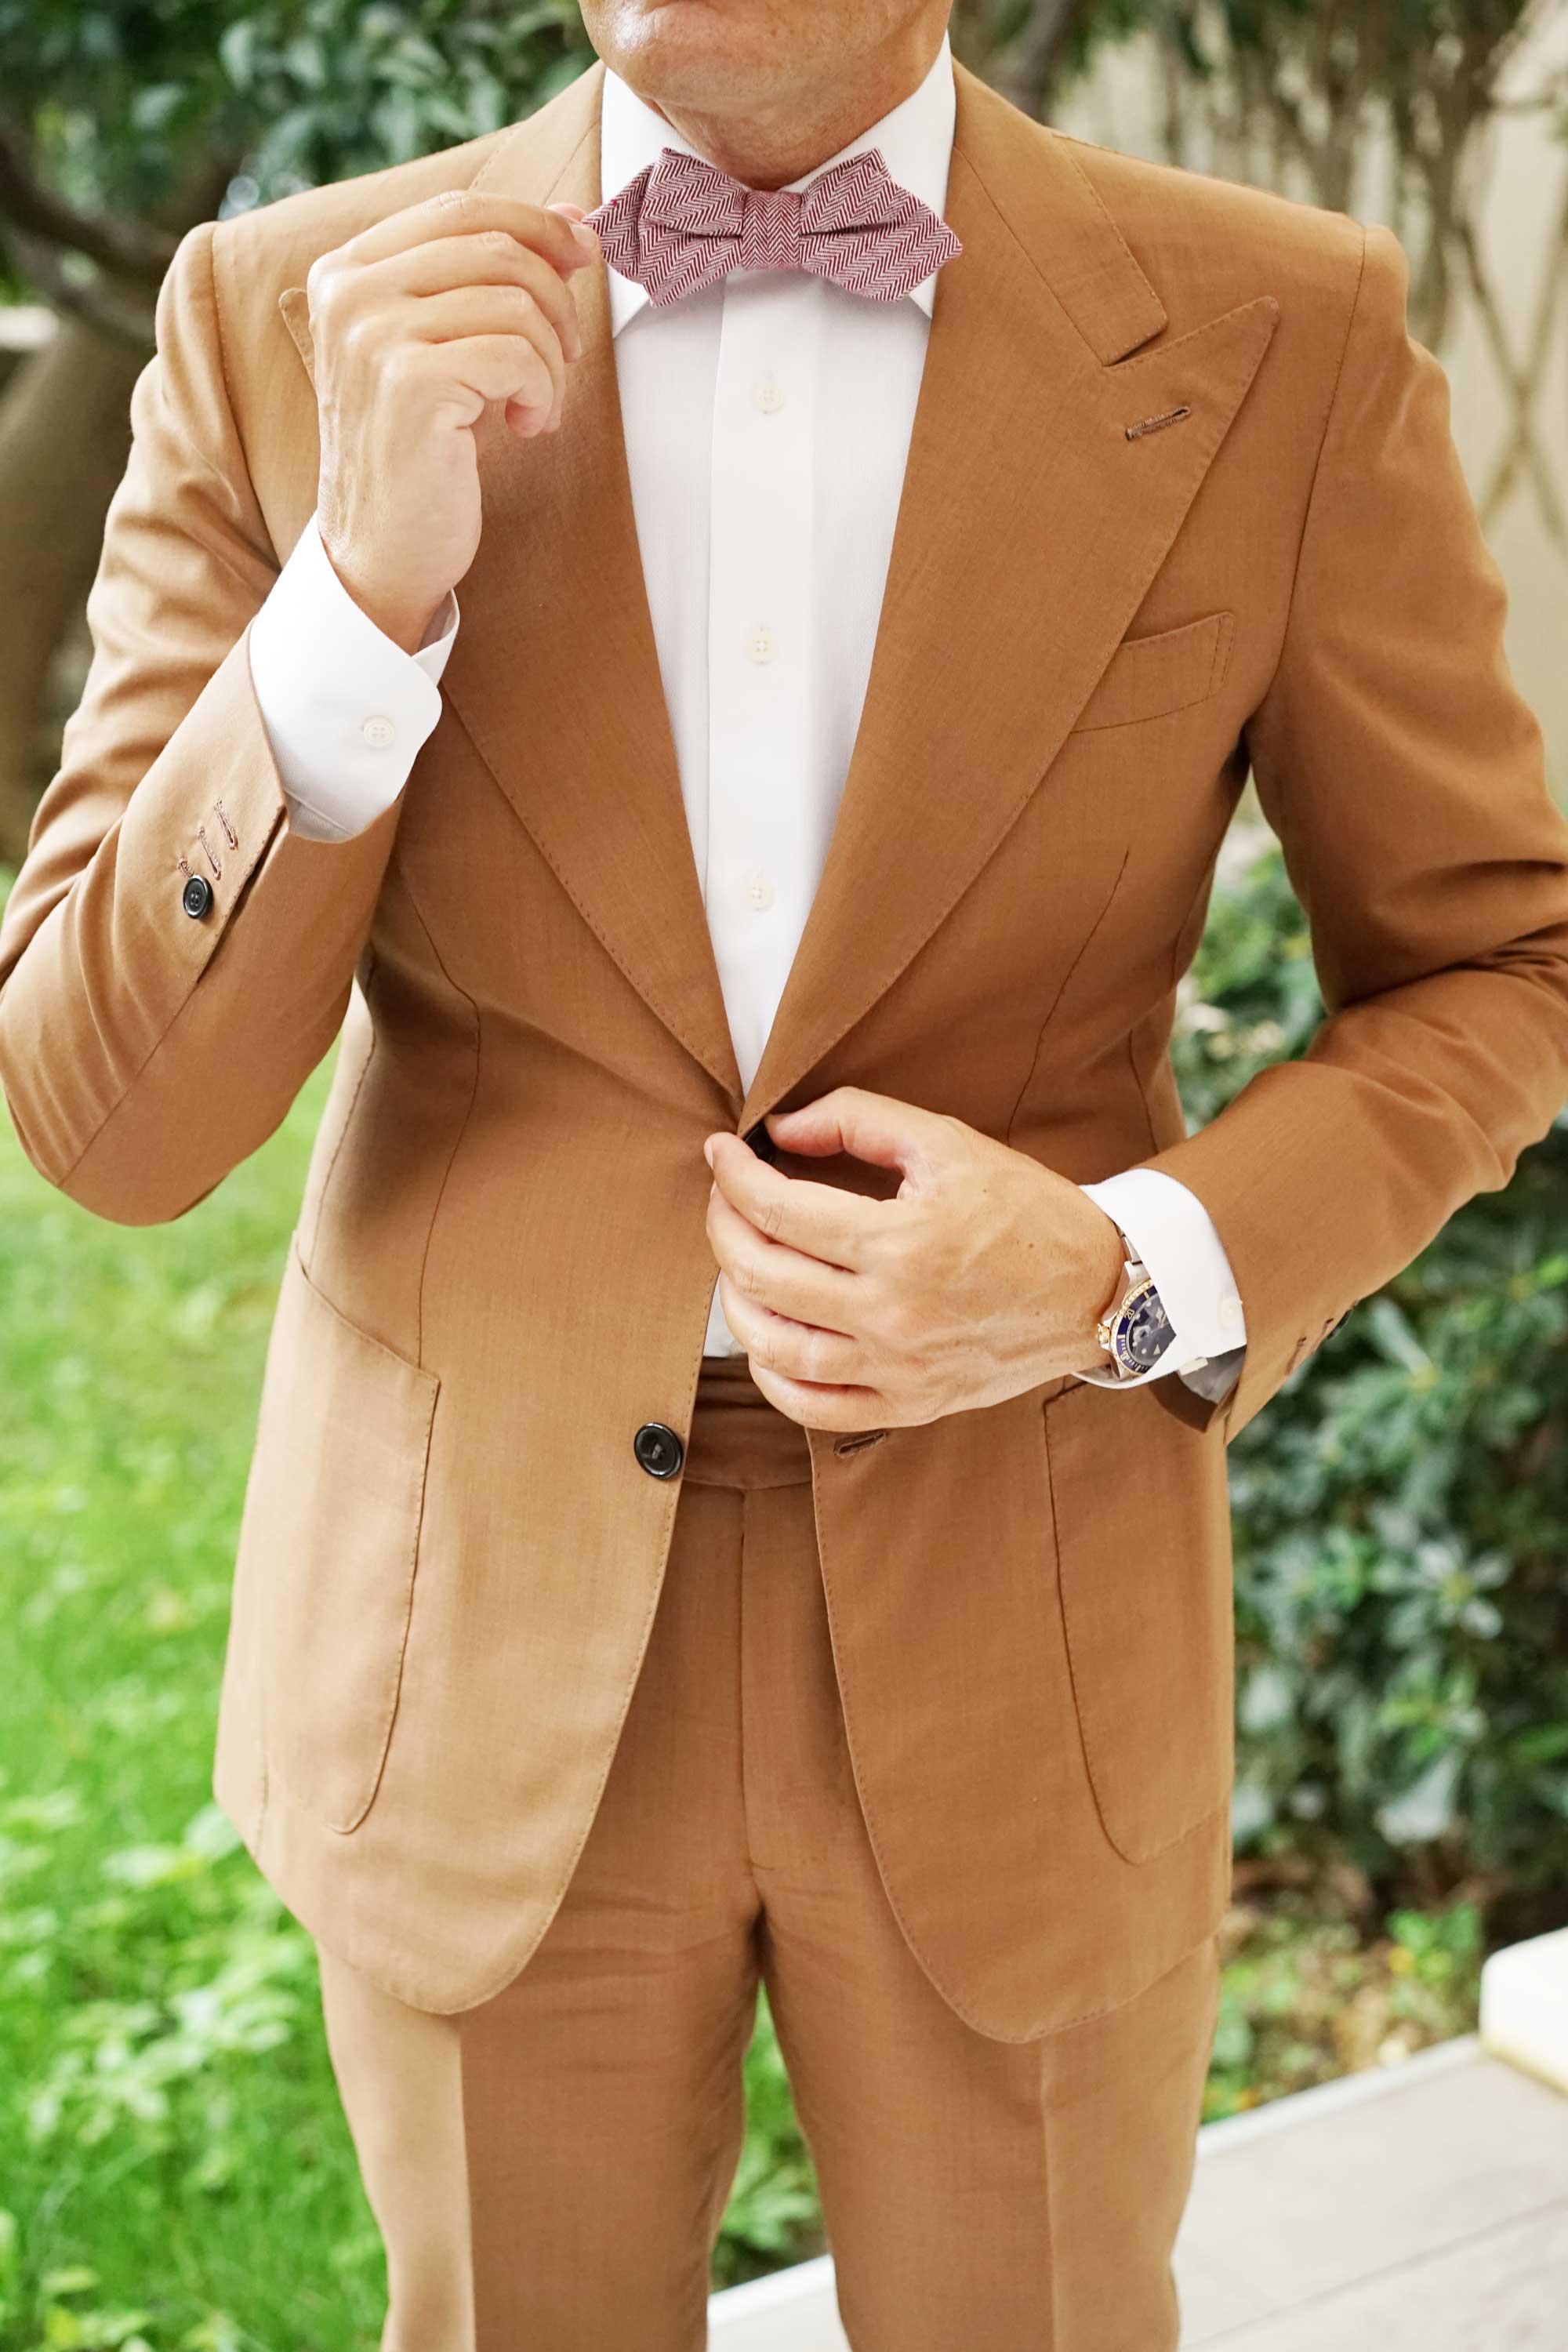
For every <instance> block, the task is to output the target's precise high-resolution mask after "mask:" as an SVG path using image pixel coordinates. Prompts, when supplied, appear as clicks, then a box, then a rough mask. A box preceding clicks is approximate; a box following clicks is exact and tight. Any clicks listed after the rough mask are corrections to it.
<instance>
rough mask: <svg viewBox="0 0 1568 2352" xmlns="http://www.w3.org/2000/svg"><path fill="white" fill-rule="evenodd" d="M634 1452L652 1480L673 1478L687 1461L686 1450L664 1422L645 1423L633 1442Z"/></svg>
mask: <svg viewBox="0 0 1568 2352" xmlns="http://www.w3.org/2000/svg"><path fill="white" fill-rule="evenodd" d="M632 1452H633V1453H634V1454H636V1455H637V1460H638V1461H639V1462H640V1463H641V1464H642V1466H643V1468H644V1469H645V1470H646V1471H647V1475H648V1476H649V1477H650V1478H673V1477H674V1475H675V1474H676V1472H677V1471H678V1470H679V1467H680V1465H681V1464H682V1463H683V1462H684V1461H685V1459H686V1448H685V1446H684V1445H682V1444H681V1442H680V1440H679V1437H677V1435H676V1433H675V1432H674V1430H673V1429H667V1428H666V1427H665V1424H664V1423H663V1422H662V1421H645V1422H644V1423H643V1425H642V1427H641V1428H640V1429H639V1430H638V1432H637V1435H636V1436H635V1437H634V1438H633V1440H632Z"/></svg>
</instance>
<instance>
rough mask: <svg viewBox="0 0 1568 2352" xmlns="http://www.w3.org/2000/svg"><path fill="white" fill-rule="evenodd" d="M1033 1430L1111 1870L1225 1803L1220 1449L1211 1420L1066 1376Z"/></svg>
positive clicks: (1224, 1505) (1229, 1625) (1226, 1627)
mask: <svg viewBox="0 0 1568 2352" xmlns="http://www.w3.org/2000/svg"><path fill="white" fill-rule="evenodd" d="M1167 1377H1168V1378H1170V1379H1174V1378H1175V1377H1176V1375H1175V1374H1174V1373H1171V1374H1168V1375H1167ZM1044 1419H1045V1428H1046V1454H1047V1463H1048V1465H1049V1471H1050V1483H1051V1509H1052V1512H1053V1515H1054V1517H1055V1521H1056V1538H1057V1553H1058V1562H1059V1568H1060V1579H1061V1603H1062V1615H1063V1619H1064V1622H1065V1626H1066V1633H1067V1647H1068V1662H1069V1665H1070V1669H1071V1674H1072V1686H1073V1699H1074V1704H1075V1706H1076V1707H1077V1710H1078V1719H1079V1733H1080V1736H1081V1738H1082V1741H1083V1750H1084V1761H1085V1763H1086V1765H1087V1767H1088V1770H1089V1780H1090V1783H1091V1785H1092V1787H1093V1789H1094V1795H1095V1802H1096V1804H1097V1806H1098V1807H1099V1810H1100V1822H1101V1824H1102V1826H1103V1828H1104V1830H1105V1833H1106V1836H1107V1837H1108V1838H1109V1839H1110V1843H1111V1844H1112V1845H1113V1846H1114V1847H1115V1848H1116V1850H1117V1852H1118V1853H1120V1854H1121V1855H1122V1856H1123V1858H1124V1859H1125V1860H1126V1861H1128V1862H1134V1863H1137V1862H1148V1861H1151V1860H1152V1858H1153V1856H1154V1855H1155V1854H1157V1853H1161V1852H1162V1851H1163V1848H1164V1847H1166V1846H1168V1845H1173V1844H1174V1843H1175V1842H1176V1840H1177V1839H1178V1838H1180V1837H1184V1835H1185V1834H1186V1832H1188V1831H1189V1830H1191V1829H1193V1828H1194V1827H1195V1826H1196V1824H1197V1823H1198V1822H1200V1821H1202V1820H1203V1819H1204V1818H1205V1815H1206V1814H1209V1813H1211V1812H1213V1811H1215V1808H1216V1807H1217V1806H1219V1805H1222V1804H1224V1803H1226V1802H1227V1801H1228V1799H1229V1795H1230V1788H1231V1781H1232V1777H1233V1773H1234V1757H1235V1731H1234V1706H1235V1659H1234V1630H1233V1611H1232V1601H1231V1546H1230V1498H1229V1492H1228V1486H1227V1482H1226V1455H1225V1446H1224V1442H1223V1439H1222V1437H1221V1436H1220V1434H1219V1433H1218V1425H1217V1423H1216V1424H1215V1427H1214V1428H1211V1429H1210V1430H1209V1431H1207V1432H1206V1433H1205V1432H1200V1431H1198V1430H1195V1429H1193V1428H1191V1427H1190V1426H1189V1425H1188V1424H1187V1423H1185V1422H1183V1421H1180V1420H1178V1419H1177V1417H1176V1415H1175V1414H1174V1413H1173V1412H1169V1411H1168V1410H1167V1409H1166V1407H1165V1406H1164V1405H1163V1404H1162V1403H1161V1402H1160V1401H1159V1399H1158V1397H1157V1396H1155V1394H1154V1393H1153V1389H1152V1384H1150V1385H1149V1386H1146V1387H1143V1388H1136V1389H1128V1390H1126V1391H1121V1392H1118V1391H1116V1390H1114V1389H1102V1388H1099V1387H1097V1386H1095V1385H1094V1384H1093V1383H1092V1382H1088V1381H1080V1382H1078V1383H1077V1384H1076V1385H1075V1386H1073V1387H1071V1388H1069V1389H1068V1390H1066V1391H1064V1392H1063V1393H1062V1394H1061V1395H1060V1396H1058V1397H1055V1398H1053V1399H1051V1400H1050V1401H1049V1402H1047V1404H1046V1406H1045V1408H1044Z"/></svg>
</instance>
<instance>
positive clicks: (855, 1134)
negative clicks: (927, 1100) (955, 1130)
mask: <svg viewBox="0 0 1568 2352" xmlns="http://www.w3.org/2000/svg"><path fill="white" fill-rule="evenodd" d="M767 1128H768V1133H769V1134H770V1135H771V1136H772V1138H773V1141H774V1142H775V1143H776V1144H778V1145H779V1146H780V1148H781V1149H782V1150H785V1151H796V1152H800V1153H801V1154H803V1155H805V1156H809V1157H816V1156H823V1157H826V1156H827V1155H829V1154H831V1153H833V1152H835V1151H847V1152H848V1153H849V1154H850V1155H851V1157H852V1158H854V1159H856V1160H869V1161H870V1163H871V1164H872V1166H873V1167H877V1168H897V1169H900V1170H901V1171H902V1172H903V1174H904V1175H905V1176H906V1177H907V1178H910V1180H912V1181H918V1180H919V1179H920V1178H921V1177H923V1176H926V1175H929V1174H930V1173H931V1171H932V1170H933V1169H934V1168H935V1166H936V1164H937V1162H938V1161H939V1160H940V1159H941V1157H942V1145H943V1141H944V1139H945V1136H946V1133H947V1122H946V1120H944V1119H942V1118H938V1116H937V1114H936V1113H935V1112H934V1111H929V1110H921V1108H920V1107H919V1106H918V1105H917V1104H915V1103H906V1102H899V1101H897V1100H896V1099H895V1098H894V1097H893V1096H891V1095H875V1094H871V1093H869V1092H868V1090H867V1088H866V1087H834V1088H833V1090H832V1091H831V1093H829V1094H826V1095H819V1096H818V1097H817V1099H816V1102H810V1103H802V1104H801V1105H800V1106H799V1107H798V1108H796V1109H795V1110H778V1111H774V1112H773V1113H772V1115H771V1116H770V1118H769V1119H768V1122H767Z"/></svg>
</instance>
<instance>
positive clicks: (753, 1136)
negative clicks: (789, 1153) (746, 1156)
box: [741, 1119, 779, 1161]
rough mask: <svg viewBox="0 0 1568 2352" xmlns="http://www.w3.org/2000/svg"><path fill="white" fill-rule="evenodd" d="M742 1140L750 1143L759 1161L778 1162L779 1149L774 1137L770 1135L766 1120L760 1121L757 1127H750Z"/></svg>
mask: <svg viewBox="0 0 1568 2352" xmlns="http://www.w3.org/2000/svg"><path fill="white" fill-rule="evenodd" d="M741 1140H742V1143H749V1144H750V1145H751V1147H752V1150H753V1151H754V1152H755V1153H756V1155H757V1158H758V1159H759V1160H770V1161H776V1160H777V1159H778V1156H779V1148H778V1145H777V1144H776V1143H775V1142H774V1141H773V1137H772V1136H771V1135H770V1134H769V1133H768V1130H767V1124H766V1121H765V1120H763V1119H758V1121H757V1123H756V1125H755V1127H749V1128H748V1129H746V1132H745V1133H744V1135H743V1136H742V1138H741Z"/></svg>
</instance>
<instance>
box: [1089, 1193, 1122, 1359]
mask: <svg viewBox="0 0 1568 2352" xmlns="http://www.w3.org/2000/svg"><path fill="white" fill-rule="evenodd" d="M1096 1214H1097V1215H1098V1216H1099V1218H1100V1228H1101V1229H1100V1231H1099V1232H1098V1233H1097V1234H1096V1235H1095V1241H1096V1244H1097V1247H1096V1250H1095V1252H1094V1255H1093V1260H1092V1265H1091V1267H1090V1272H1089V1279H1088V1282H1087V1291H1088V1318H1087V1320H1086V1322H1085V1323H1084V1325H1083V1327H1082V1328H1081V1329H1080V1330H1079V1334H1078V1338H1079V1352H1078V1360H1079V1362H1080V1363H1081V1364H1082V1365H1083V1366H1084V1367H1085V1368H1086V1369H1088V1370H1094V1371H1104V1370H1107V1369H1108V1368H1109V1367H1110V1365H1111V1364H1112V1363H1113V1362H1114V1360H1115V1359H1114V1358H1113V1357H1112V1355H1111V1353H1110V1349H1109V1348H1107V1347H1106V1346H1105V1344H1104V1342H1103V1341H1102V1340H1101V1339H1100V1331H1101V1329H1102V1328H1103V1327H1104V1325H1105V1323H1106V1322H1107V1321H1108V1319H1109V1318H1110V1315H1111V1313H1112V1312H1113V1310H1114V1309H1115V1307H1117V1305H1118V1304H1119V1302H1120V1300H1121V1294H1122V1292H1123V1290H1124V1289H1125V1288H1126V1286H1127V1261H1128V1259H1129V1257H1130V1256H1131V1255H1132V1253H1131V1248H1130V1247H1129V1244H1128V1242H1127V1237H1126V1235H1125V1234H1123V1233H1122V1232H1121V1227H1120V1226H1119V1225H1118V1224H1117V1223H1116V1222H1115V1220H1114V1219H1113V1218H1111V1217H1109V1216H1107V1215H1106V1213H1105V1211H1104V1210H1103V1209H1100V1208H1099V1207H1098V1205H1097V1206H1096Z"/></svg>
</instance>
